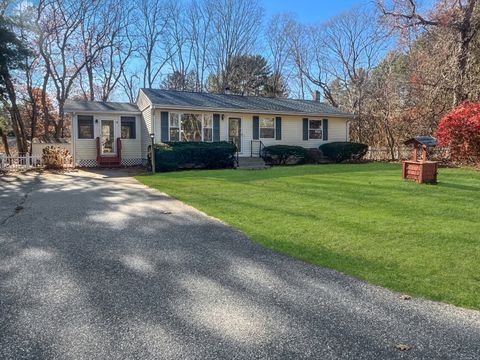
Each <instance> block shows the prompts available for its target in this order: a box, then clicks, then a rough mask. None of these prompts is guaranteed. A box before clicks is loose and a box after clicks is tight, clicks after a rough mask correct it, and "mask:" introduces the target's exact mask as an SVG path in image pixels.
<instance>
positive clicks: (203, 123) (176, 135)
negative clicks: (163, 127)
mask: <svg viewBox="0 0 480 360" xmlns="http://www.w3.org/2000/svg"><path fill="white" fill-rule="evenodd" d="M169 140H170V141H207V142H211V141H213V116H212V115H209V114H191V113H172V112H171V113H170V114H169Z"/></svg>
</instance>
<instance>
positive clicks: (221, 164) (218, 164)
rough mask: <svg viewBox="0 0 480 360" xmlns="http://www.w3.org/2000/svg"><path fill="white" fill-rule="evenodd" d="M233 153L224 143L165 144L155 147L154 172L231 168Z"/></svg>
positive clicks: (233, 146) (231, 145)
mask: <svg viewBox="0 0 480 360" xmlns="http://www.w3.org/2000/svg"><path fill="white" fill-rule="evenodd" d="M235 152H236V146H235V145H234V144H231V143H228V142H226V141H220V142H211V143H210V142H166V143H163V144H158V145H155V171H158V172H164V171H175V170H183V169H224V168H233V167H234V165H235Z"/></svg>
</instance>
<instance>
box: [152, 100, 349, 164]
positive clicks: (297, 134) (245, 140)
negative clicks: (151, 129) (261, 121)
mask: <svg viewBox="0 0 480 360" xmlns="http://www.w3.org/2000/svg"><path fill="white" fill-rule="evenodd" d="M162 111H168V112H169V113H170V112H180V113H193V114H214V113H215V114H218V112H205V111H190V110H171V109H168V110H161V109H156V111H155V114H156V115H155V129H156V136H155V141H156V142H160V139H161V134H160V129H161V126H160V113H161V112H162ZM222 115H223V120H222V118H221V116H222ZM254 116H258V117H260V118H261V117H263V116H265V117H281V118H282V139H281V140H275V138H274V139H262V138H261V139H260V140H261V141H262V142H263V143H264V144H265V146H270V145H298V146H303V147H305V148H316V147H319V146H320V145H322V144H324V143H327V142H333V141H348V136H347V134H348V131H347V121H349V119H347V118H337V117H328V116H310V117H307V116H291V115H259V114H254V113H223V114H220V140H222V141H227V140H228V118H229V117H235V118H241V119H242V151H241V156H250V155H251V152H250V150H251V141H252V139H253V117H254ZM304 118H308V119H312V120H323V119H328V141H324V140H321V139H312V140H303V119H304Z"/></svg>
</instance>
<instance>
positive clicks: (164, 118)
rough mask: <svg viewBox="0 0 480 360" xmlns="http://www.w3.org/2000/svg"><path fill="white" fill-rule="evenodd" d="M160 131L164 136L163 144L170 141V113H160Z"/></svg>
mask: <svg viewBox="0 0 480 360" xmlns="http://www.w3.org/2000/svg"><path fill="white" fill-rule="evenodd" d="M160 130H161V134H162V137H161V139H162V142H165V141H168V112H167V111H162V112H161V113H160Z"/></svg>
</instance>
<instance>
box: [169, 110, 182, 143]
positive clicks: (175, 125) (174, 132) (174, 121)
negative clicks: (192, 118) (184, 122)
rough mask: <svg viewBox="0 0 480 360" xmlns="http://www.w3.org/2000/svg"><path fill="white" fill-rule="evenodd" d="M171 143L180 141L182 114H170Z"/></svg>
mask: <svg viewBox="0 0 480 360" xmlns="http://www.w3.org/2000/svg"><path fill="white" fill-rule="evenodd" d="M169 121H170V123H169V129H170V137H169V140H170V141H180V114H177V113H170V120H169Z"/></svg>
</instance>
